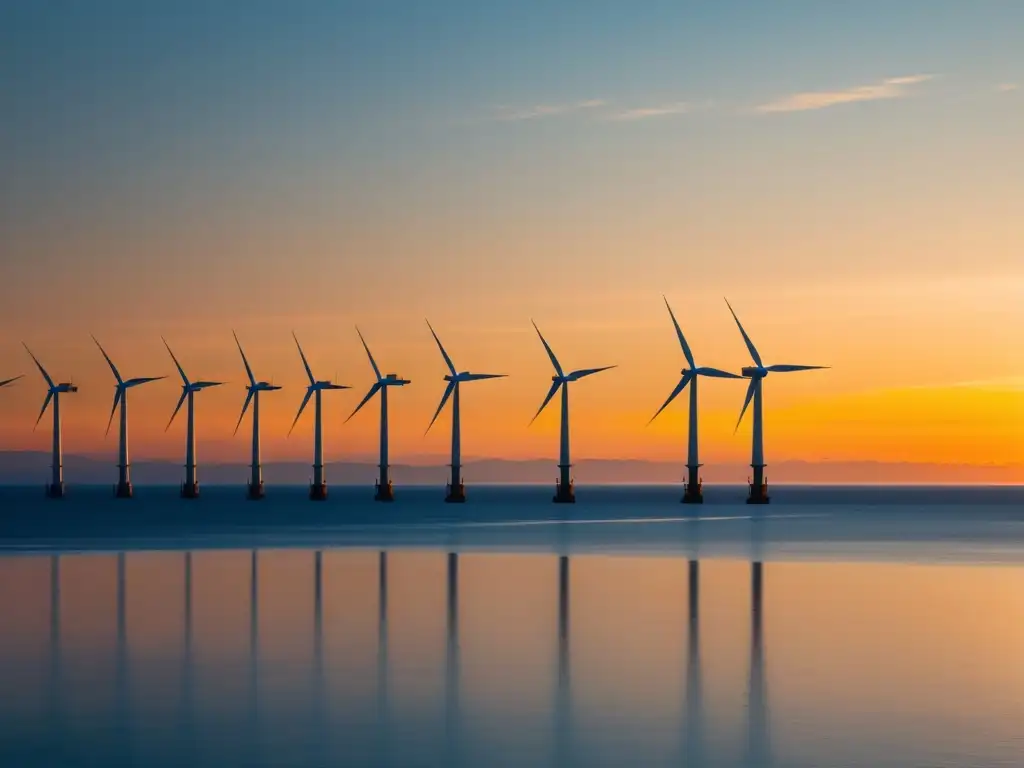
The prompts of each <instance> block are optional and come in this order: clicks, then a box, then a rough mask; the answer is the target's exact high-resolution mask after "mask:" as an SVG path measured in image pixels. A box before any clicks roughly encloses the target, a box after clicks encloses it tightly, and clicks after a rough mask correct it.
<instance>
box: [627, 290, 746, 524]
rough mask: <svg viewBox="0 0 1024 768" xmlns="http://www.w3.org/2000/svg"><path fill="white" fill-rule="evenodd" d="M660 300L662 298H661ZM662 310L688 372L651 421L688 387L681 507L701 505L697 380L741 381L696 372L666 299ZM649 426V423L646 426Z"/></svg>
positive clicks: (724, 373) (714, 372)
mask: <svg viewBox="0 0 1024 768" xmlns="http://www.w3.org/2000/svg"><path fill="white" fill-rule="evenodd" d="M662 298H665V297H664V296H663V297H662ZM665 307H666V308H667V309H668V314H669V317H671V318H672V325H674V326H675V329H676V336H677V337H679V346H680V347H682V350H683V356H684V357H685V358H686V364H687V365H688V366H689V367H688V368H683V370H682V371H680V373H682V378H681V379H679V383H678V384H676V388H675V389H673V390H672V394H670V395H669V396H668V400H666V401H665V404H664V405H662V406H661V408H659V409H658V413H656V414H654V415H653V416H652V417H651V421H654V420H655V419H656V418H658V415H659V414H660V413H661V412H662V411H664V410H665V409H666V408H667V407H668V404H669V403H671V402H672V401H673V400H675V399H676V397H677V396H678V395H679V393H680V392H682V391H683V390H684V389H686V387H687V386H689V387H690V414H689V421H690V435H689V441H688V442H687V449H686V471H687V483H686V488H685V491H684V492H683V503H684V504H702V503H703V502H704V492H703V488H702V486H703V483H702V481H701V480H700V477H699V476H698V472H699V470H700V467H701V463H700V459H699V458H698V453H697V378H698V377H700V376H709V377H711V378H716V379H742V378H743V377H742V376H737V375H736V374H735V373H729V372H728V371H720V370H719V369H717V368H706V367H702V368H698V367H697V363H695V362H694V360H693V353H692V352H691V351H690V345H689V344H687V343H686V337H684V336H683V331H682V329H681V328H680V327H679V323H678V322H677V321H676V316H675V314H674V313H673V312H672V307H670V306H669V304H668V299H665ZM647 423H648V424H650V423H651V422H650V421H649V422H647Z"/></svg>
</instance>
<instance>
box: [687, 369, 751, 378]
mask: <svg viewBox="0 0 1024 768" xmlns="http://www.w3.org/2000/svg"><path fill="white" fill-rule="evenodd" d="M694 373H696V374H697V375H699V376H711V377H712V378H716V379H742V378H744V377H743V376H740V375H739V374H738V373H729V372H728V371H722V370H719V369H718V368H707V367H705V368H696V369H694Z"/></svg>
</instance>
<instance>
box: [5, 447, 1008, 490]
mask: <svg viewBox="0 0 1024 768" xmlns="http://www.w3.org/2000/svg"><path fill="white" fill-rule="evenodd" d="M114 464H115V460H114V457H113V456H111V457H110V458H97V457H95V456H81V455H67V456H65V459H64V471H65V475H66V478H67V482H68V483H69V484H81V485H104V484H109V483H112V482H115V481H116V479H117V470H116V468H115V466H114ZM49 465H50V455H49V453H47V452H41V451H0V484H2V485H33V484H43V483H45V482H46V479H47V477H48V468H49ZM463 467H464V468H463V474H464V476H465V478H466V482H467V484H470V485H471V484H474V483H476V484H481V485H483V484H487V485H513V484H514V485H520V484H529V485H533V484H546V483H553V482H554V480H555V474H556V472H557V470H556V468H555V461H554V459H525V460H506V459H467V460H466V462H465V464H464V465H463ZM247 471H248V467H247V465H245V464H241V463H234V462H232V463H217V462H209V463H207V464H203V465H201V466H200V470H199V476H200V481H201V482H202V483H204V484H208V485H238V484H241V485H244V484H245V481H246V478H247ZM447 472H448V469H447V465H446V464H445V463H444V460H443V459H441V458H438V459H435V460H433V461H431V460H430V459H418V460H417V461H416V463H402V462H396V463H394V464H392V473H393V476H394V479H395V483H396V484H406V485H442V486H443V485H444V483H445V481H446V478H447ZM683 472H684V467H683V461H682V460H680V461H678V462H668V461H648V460H643V459H581V460H580V461H578V462H576V464H575V467H574V474H575V477H576V479H577V481H578V482H579V483H581V484H592V485H628V484H658V485H661V484H672V483H681V482H682V479H683ZM375 473H376V464H375V463H374V462H372V461H367V460H354V461H336V462H328V464H327V480H328V482H329V483H331V484H338V485H371V486H372V485H373V481H374V477H375ZM749 473H750V468H749V467H748V466H746V465H742V464H737V463H724V464H709V465H707V466H705V467H703V468H702V470H701V475H702V477H703V479H704V482H705V483H716V484H722V485H742V484H745V483H746V482H747V478H748V476H749ZM767 475H768V481H769V483H775V484H787V485H788V484H799V485H1020V484H1024V465H1013V464H1011V465H1001V466H1000V465H970V464H928V463H913V462H872V461H856V462H849V461H821V462H812V461H780V462H777V463H775V464H770V465H769V466H768V472H767ZM132 476H133V479H134V480H135V482H136V483H139V484H143V485H172V486H176V485H178V484H179V483H180V482H181V479H182V476H183V470H182V467H181V465H180V463H179V462H175V461H170V460H164V459H156V460H151V459H139V460H136V461H134V462H132ZM264 476H265V479H266V481H267V482H268V483H276V484H281V485H302V484H305V483H308V482H309V476H310V467H309V464H308V463H306V462H299V461H284V462H267V463H266V464H264Z"/></svg>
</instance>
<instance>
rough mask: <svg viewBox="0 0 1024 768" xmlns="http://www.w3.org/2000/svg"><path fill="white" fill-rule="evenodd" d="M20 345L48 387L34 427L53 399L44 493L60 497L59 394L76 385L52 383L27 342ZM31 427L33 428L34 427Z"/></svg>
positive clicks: (61, 446)
mask: <svg viewBox="0 0 1024 768" xmlns="http://www.w3.org/2000/svg"><path fill="white" fill-rule="evenodd" d="M22 346H23V347H25V351H26V352H28V354H29V357H31V358H32V360H33V362H35V364H36V367H37V368H38V369H39V372H40V373H41V374H43V379H45V380H46V386H47V387H48V389H47V391H46V399H45V400H43V408H42V410H41V411H39V418H38V419H36V425H35V426H36V427H38V426H39V422H40V421H42V420H43V416H44V415H45V413H46V408H47V406H49V405H50V401H51V400H52V401H53V460H52V463H51V465H50V468H51V470H52V475H51V477H50V484H49V485H48V486H47V487H46V495H47V496H48V497H49V498H51V499H61V498H63V497H64V440H63V437H62V435H61V429H60V396H61V395H62V394H64V393H65V392H77V391H78V387H76V386H75V385H74V384H71V383H69V382H65V383H62V384H54V383H53V379H51V378H50V374H48V373H47V372H46V369H45V368H43V364H42V363H40V362H39V360H38V358H36V356H35V355H33V354H32V350H31V349H29V348H28V344H25V343H24V342H22ZM32 429H33V430H35V427H33V428H32Z"/></svg>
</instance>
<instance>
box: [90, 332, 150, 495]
mask: <svg viewBox="0 0 1024 768" xmlns="http://www.w3.org/2000/svg"><path fill="white" fill-rule="evenodd" d="M92 340H93V341H95V342H96V346H97V347H99V350H100V353H101V354H102V355H103V358H104V359H105V360H106V361H107V365H109V366H110V370H111V372H112V373H113V374H114V379H115V380H116V382H117V383H116V384H115V385H114V405H113V407H111V409H110V420H109V421H108V422H107V432H106V434H108V435H109V434H110V426H111V424H113V423H114V413H115V412H116V411H117V408H118V406H119V405H120V406H121V429H120V436H119V439H118V449H117V470H118V475H117V491H116V495H117V498H119V499H130V498H131V497H132V480H131V464H130V463H129V462H128V390H129V389H132V388H134V387H138V386H140V385H142V384H149V383H150V382H152V381H160V380H161V379H164V378H166V376H149V377H143V378H136V379H127V380H125V379H122V378H121V374H120V372H119V371H118V370H117V366H115V365H114V361H113V360H111V359H110V355H108V354H107V353H106V350H104V349H103V347H102V346H101V345H100V343H99V342H98V341H96V337H95V336H93V337H92Z"/></svg>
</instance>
